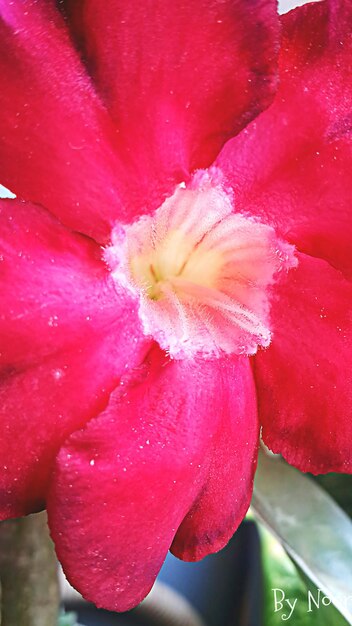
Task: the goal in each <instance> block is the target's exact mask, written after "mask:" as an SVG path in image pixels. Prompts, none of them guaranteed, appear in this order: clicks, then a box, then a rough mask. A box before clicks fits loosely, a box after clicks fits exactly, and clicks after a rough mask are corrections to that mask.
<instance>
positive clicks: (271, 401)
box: [255, 254, 352, 473]
mask: <svg viewBox="0 0 352 626" xmlns="http://www.w3.org/2000/svg"><path fill="white" fill-rule="evenodd" d="M271 316H272V324H273V335H274V336H273V342H272V344H271V346H270V348H269V349H268V350H266V351H263V352H261V353H258V355H257V356H256V359H255V378H256V384H257V390H258V401H259V416H260V419H261V422H262V424H263V439H264V442H265V443H266V444H267V445H268V446H269V448H270V449H271V450H273V451H274V452H278V453H281V454H283V456H284V457H285V458H286V459H287V461H288V462H289V463H291V464H292V465H295V466H296V467H298V468H299V469H301V470H303V471H310V472H314V473H325V472H351V471H352V453H351V439H352V415H351V407H352V376H351V372H352V367H351V355H352V285H351V283H350V282H348V281H347V280H345V279H344V278H343V277H342V275H341V274H340V273H339V272H337V271H336V270H334V269H332V268H331V267H330V266H329V265H328V264H327V263H326V262H325V261H322V260H319V259H312V258H311V257H309V256H306V255H303V254H300V255H299V265H298V267H297V269H293V270H291V272H290V274H289V276H288V278H287V281H286V283H285V282H282V283H281V285H279V286H278V289H277V294H276V299H275V301H274V302H273V305H272V311H271Z"/></svg>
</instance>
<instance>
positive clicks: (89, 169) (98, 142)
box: [0, 0, 123, 240]
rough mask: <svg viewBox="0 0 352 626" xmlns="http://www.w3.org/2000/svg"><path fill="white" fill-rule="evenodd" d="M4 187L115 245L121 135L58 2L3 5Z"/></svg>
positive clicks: (0, 154)
mask: <svg viewBox="0 0 352 626" xmlns="http://www.w3.org/2000/svg"><path fill="white" fill-rule="evenodd" d="M0 74H1V80H2V89H1V91H0V109H1V116H0V136H1V142H0V171H1V181H0V182H1V183H2V184H4V185H5V186H7V187H8V188H9V189H11V191H13V192H14V193H15V194H16V195H18V196H21V197H22V198H24V199H26V200H31V201H32V202H38V203H40V204H42V205H44V206H46V207H47V208H48V209H50V211H51V212H53V213H54V214H55V215H57V216H58V217H59V218H60V219H61V220H62V221H63V222H64V223H65V224H67V225H68V226H70V227H73V228H75V229H77V230H79V231H82V232H84V233H87V234H89V235H92V236H94V237H96V238H97V239H99V240H106V239H108V236H109V232H110V228H111V224H112V223H114V221H115V220H116V218H117V216H118V215H122V214H123V206H122V204H121V201H120V197H119V193H120V188H121V179H122V178H123V173H122V171H121V165H120V163H119V161H118V158H117V156H116V152H115V149H114V142H115V141H116V139H115V137H116V130H115V128H114V126H113V124H112V122H111V120H110V118H109V116H108V115H107V113H106V111H105V109H104V107H103V105H102V104H101V102H100V100H99V98H98V97H97V96H96V94H95V92H94V88H93V87H92V85H91V83H90V79H89V77H88V75H87V74H86V72H85V69H84V68H83V66H82V65H81V62H80V60H79V56H78V54H77V53H76V52H75V50H74V48H73V46H72V45H71V42H70V38H69V35H68V32H67V28H66V25H65V22H64V20H63V18H62V16H61V15H60V13H59V12H58V11H57V10H56V9H55V8H54V5H53V3H51V2H35V1H33V0H23V1H20V0H13V2H8V1H7V0H0Z"/></svg>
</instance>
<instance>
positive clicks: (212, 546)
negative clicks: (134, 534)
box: [171, 358, 259, 561]
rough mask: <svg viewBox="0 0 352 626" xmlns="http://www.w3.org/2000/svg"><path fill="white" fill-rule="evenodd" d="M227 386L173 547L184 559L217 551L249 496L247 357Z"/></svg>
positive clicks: (251, 451) (253, 455)
mask: <svg viewBox="0 0 352 626" xmlns="http://www.w3.org/2000/svg"><path fill="white" fill-rule="evenodd" d="M227 384H228V385H231V388H232V390H233V393H232V394H231V412H230V415H228V414H226V415H223V419H222V420H221V422H220V424H219V427H218V431H217V433H216V435H215V437H214V439H213V456H212V461H211V465H210V468H209V472H208V478H207V482H206V484H205V486H204V487H203V489H202V491H201V493H200V495H199V496H198V498H197V500H196V501H195V503H194V505H193V507H192V508H191V510H190V511H189V513H188V514H187V515H186V517H185V519H184V520H183V522H182V524H181V526H180V528H179V530H178V532H177V534H176V537H175V539H174V542H173V544H172V550H171V551H172V552H173V554H175V555H176V556H178V557H179V558H181V559H184V560H187V561H195V560H198V559H201V558H203V557H204V556H207V554H209V553H210V552H216V551H218V550H221V548H223V547H224V546H225V545H226V544H227V542H228V541H229V539H231V537H232V535H233V534H234V532H235V531H236V530H237V527H238V526H239V524H240V523H241V522H242V520H243V518H244V516H245V514H246V512H247V509H248V507H249V504H250V500H251V496H252V490H253V477H254V472H255V468H256V463H257V447H258V439H259V426H258V419H257V400H256V391H255V388H254V383H253V375H252V371H251V368H250V365H249V360H248V359H247V358H244V359H240V360H238V362H237V364H236V365H235V367H234V371H233V372H232V375H231V378H230V380H228V381H227Z"/></svg>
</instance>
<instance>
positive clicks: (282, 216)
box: [218, 2, 352, 277]
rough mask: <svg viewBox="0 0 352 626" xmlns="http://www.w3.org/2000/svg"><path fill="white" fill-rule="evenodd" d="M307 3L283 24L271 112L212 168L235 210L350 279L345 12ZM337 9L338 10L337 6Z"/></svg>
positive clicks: (351, 158) (350, 119)
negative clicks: (230, 192)
mask: <svg viewBox="0 0 352 626" xmlns="http://www.w3.org/2000/svg"><path fill="white" fill-rule="evenodd" d="M338 4H339V3H337V2H330V3H327V2H318V3H314V4H313V3H312V4H308V5H306V6H304V7H300V8H299V9H297V10H295V11H292V12H290V13H288V14H287V15H285V16H284V17H283V39H282V45H281V53H280V60H279V69H280V86H279V90H278V93H277V95H276V98H275V101H274V103H273V105H272V106H271V107H270V108H269V109H268V110H267V111H266V112H264V113H263V114H262V115H261V116H260V117H259V118H258V119H257V120H256V121H255V122H253V123H252V124H250V125H249V126H248V127H247V128H246V129H245V130H244V132H243V133H241V134H240V136H238V137H237V138H235V139H234V140H232V141H230V142H229V144H228V145H227V146H226V148H225V149H224V151H223V152H222V154H221V155H220V158H219V160H218V165H219V166H220V167H221V168H222V169H223V171H226V172H227V176H228V182H229V184H230V185H231V186H232V187H233V188H234V189H235V192H236V207H237V210H239V211H241V210H243V211H245V212H249V213H252V214H254V215H257V216H260V217H261V218H262V219H263V220H265V221H266V222H267V223H270V224H272V225H273V226H275V227H276V228H277V229H278V231H279V232H280V234H281V235H282V236H284V237H285V238H286V239H288V240H289V241H290V242H292V243H294V244H295V245H297V246H298V248H299V249H300V250H301V251H303V252H306V253H308V254H311V255H314V256H318V257H321V258H323V259H326V260H327V261H329V263H331V264H332V265H333V266H334V267H337V268H339V269H341V270H342V271H343V272H345V274H346V275H348V276H349V277H351V275H352V255H351V252H350V242H351V238H352V213H351V210H350V204H351V201H350V197H351V178H350V169H351V167H350V164H351V162H352V134H351V129H352V116H351V110H352V65H351V62H350V59H351V54H352V39H351V36H350V32H351V28H352V7H351V3H350V2H346V3H344V6H343V14H344V17H343V19H340V18H339V14H338V13H337V9H338ZM342 5H343V3H342Z"/></svg>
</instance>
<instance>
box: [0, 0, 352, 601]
mask: <svg viewBox="0 0 352 626" xmlns="http://www.w3.org/2000/svg"><path fill="white" fill-rule="evenodd" d="M350 7H351V5H350V3H349V2H345V3H344V2H341V4H340V3H339V2H338V1H333V0H331V2H327V3H326V2H321V3H317V4H312V5H308V6H305V7H304V8H301V9H299V10H296V11H294V12H292V13H291V14H289V15H288V16H286V17H285V18H284V19H283V20H282V24H283V32H282V42H281V52H280V57H279V71H280V86H279V87H278V91H277V93H276V96H275V99H274V101H273V103H272V104H270V103H271V102H272V99H273V97H274V92H275V90H276V88H277V81H276V50H277V37H278V19H277V16H276V3H275V2H274V1H271V0H267V1H263V0H258V1H253V2H251V3H250V9H249V5H248V2H245V1H244V0H237V1H235V0H223V1H221V2H220V1H218V0H214V1H209V0H195V1H194V2H183V1H182V0H176V1H175V2H172V3H169V2H163V1H162V0H154V1H153V2H152V1H151V0H150V1H149V0H148V1H147V2H144V3H139V2H135V0H129V2H117V1H115V0H110V1H109V2H104V3H102V2H98V0H82V2H79V3H76V2H74V1H73V0H72V1H71V0H65V1H64V2H62V3H60V9H61V13H60V12H59V10H58V9H56V8H55V5H54V4H51V3H50V2H40V1H34V0H21V1H20V0H14V1H13V2H11V3H9V2H7V0H0V15H1V22H0V46H1V55H0V68H1V76H2V90H1V94H0V104H1V106H0V111H1V113H0V135H1V142H0V162H1V182H2V183H3V184H5V185H6V186H7V187H9V188H10V189H12V190H13V191H14V192H15V193H16V194H17V197H18V198H20V199H16V200H2V201H1V205H0V229H1V231H0V248H1V249H0V253H1V256H0V261H1V262H0V276H1V284H2V300H1V310H0V335H1V339H0V341H1V344H0V345H1V353H0V358H1V367H2V378H1V380H2V386H1V394H2V408H1V410H2V419H1V439H0V440H1V464H2V471H1V478H0V486H1V500H0V510H1V516H2V518H3V519H5V518H8V517H16V516H19V515H23V514H26V513H29V512H32V511H36V510H39V509H40V508H41V507H43V506H44V505H45V504H46V503H47V508H48V515H49V523H50V526H51V531H52V535H53V538H54V540H55V543H56V547H57V552H58V556H59V558H60V560H61V562H62V564H63V566H64V569H65V571H66V573H67V575H68V577H69V579H70V580H71V581H72V583H73V584H74V585H75V586H76V587H77V588H78V589H79V590H80V591H81V592H82V593H83V594H84V595H85V596H86V597H87V598H88V599H90V600H92V601H94V602H95V603H96V604H98V605H100V606H104V607H107V608H110V609H114V610H124V609H127V608H129V607H131V606H133V605H135V604H136V603H138V602H139V601H140V600H141V599H142V598H143V597H144V595H145V594H146V593H147V592H148V590H149V589H150V587H151V585H152V584H153V581H154V579H155V577H156V575H157V573H158V571H159V569H160V567H161V564H162V562H163V560H164V558H165V554H166V552H167V550H168V549H169V547H170V545H171V549H172V552H173V553H174V554H176V555H177V556H180V557H181V558H184V559H189V560H194V559H198V558H201V557H203V556H205V555H206V554H208V553H209V552H212V551H216V550H219V549H220V548H221V547H222V546H223V545H224V544H225V543H226V542H227V541H228V539H229V538H230V537H231V535H232V534H233V532H234V531H235V529H236V528H237V526H238V524H239V523H240V521H241V520H242V518H243V516H244V514H245V512H246V510H247V508H248V505H249V501H250V497H251V490H252V481H253V474H254V471H255V464H256V454H257V445H258V437H259V420H260V424H261V425H262V428H263V430H262V434H263V438H264V441H265V442H266V444H267V445H268V446H269V447H270V448H271V449H272V450H274V451H275V452H281V453H282V454H283V455H284V456H285V458H286V459H287V460H288V461H289V462H290V463H292V464H294V465H296V466H297V467H299V468H300V469H302V470H304V471H311V472H326V471H343V472H349V471H351V445H350V442H351V424H352V420H351V406H352V401H351V400H352V386H351V371H352V368H351V354H352V350H351V348H352V345H351V344H352V338H351V321H352V317H351V295H352V294H351V291H352V289H351V282H350V280H351V267H352V255H351V247H350V246H351V235H352V219H351V208H350V202H351V201H350V197H351V192H350V170H351V164H352V155H351V140H350V139H351V127H352V118H351V110H352V106H351V105H352V102H351V101H352V92H351V80H352V75H351V74H352V68H351V63H350V58H351V52H352V51H351V47H352V44H351V35H350V32H351V25H352V24H351V22H352V16H351V10H350ZM269 105H270V106H269ZM267 107H269V108H267ZM266 108H267V110H266V111H265V112H264V113H262V114H261V115H260V116H259V117H257V118H256V121H254V122H252V123H250V122H251V120H252V119H253V118H254V117H256V116H257V115H258V114H259V113H260V112H261V111H263V110H264V109H266ZM242 129H244V130H242ZM241 130H242V132H240V131H241ZM234 135H237V136H236V137H235V138H234V139H232V140H231V141H228V142H227V144H226V145H225V146H224V147H222V146H223V145H224V143H225V142H226V141H227V140H228V139H229V138H230V137H231V136H234Z"/></svg>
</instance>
